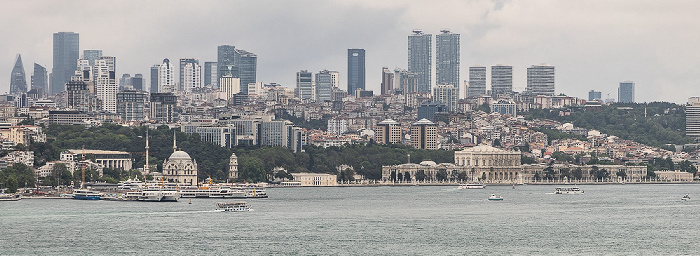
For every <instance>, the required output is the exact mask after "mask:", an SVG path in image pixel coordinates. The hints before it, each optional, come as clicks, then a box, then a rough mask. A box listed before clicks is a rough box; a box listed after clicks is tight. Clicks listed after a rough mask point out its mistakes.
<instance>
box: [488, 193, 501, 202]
mask: <svg viewBox="0 0 700 256" xmlns="http://www.w3.org/2000/svg"><path fill="white" fill-rule="evenodd" d="M489 200H490V201H503V196H501V195H496V194H491V195H490V196H489Z"/></svg>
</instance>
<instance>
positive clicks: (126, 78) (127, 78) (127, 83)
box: [119, 74, 131, 88]
mask: <svg viewBox="0 0 700 256" xmlns="http://www.w3.org/2000/svg"><path fill="white" fill-rule="evenodd" d="M119 87H122V88H130V87H131V74H122V77H121V78H119Z"/></svg>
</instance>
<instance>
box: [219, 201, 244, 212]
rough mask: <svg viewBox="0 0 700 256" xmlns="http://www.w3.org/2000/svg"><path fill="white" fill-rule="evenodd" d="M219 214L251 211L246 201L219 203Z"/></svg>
mask: <svg viewBox="0 0 700 256" xmlns="http://www.w3.org/2000/svg"><path fill="white" fill-rule="evenodd" d="M216 206H217V207H218V208H217V209H216V211H217V212H247V211H250V210H251V209H250V205H248V203H246V202H244V201H239V202H225V203H217V204H216Z"/></svg>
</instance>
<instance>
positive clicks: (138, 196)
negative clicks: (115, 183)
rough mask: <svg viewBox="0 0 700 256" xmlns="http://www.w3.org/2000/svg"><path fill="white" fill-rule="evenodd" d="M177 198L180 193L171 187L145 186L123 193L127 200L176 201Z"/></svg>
mask: <svg viewBox="0 0 700 256" xmlns="http://www.w3.org/2000/svg"><path fill="white" fill-rule="evenodd" d="M179 199H180V194H179V193H178V192H177V190H176V189H173V188H147V189H144V190H141V191H132V192H127V193H126V195H124V200H127V201H145V202H177V201H178V200H179Z"/></svg>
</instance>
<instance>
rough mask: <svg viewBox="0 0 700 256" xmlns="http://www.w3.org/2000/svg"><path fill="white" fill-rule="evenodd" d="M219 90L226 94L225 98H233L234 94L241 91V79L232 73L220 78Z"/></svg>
mask: <svg viewBox="0 0 700 256" xmlns="http://www.w3.org/2000/svg"><path fill="white" fill-rule="evenodd" d="M219 90H221V91H222V92H224V95H226V98H225V100H229V99H231V98H233V95H234V94H237V93H239V92H241V79H240V78H238V77H233V76H230V75H226V76H222V77H221V78H219Z"/></svg>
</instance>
